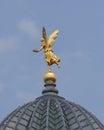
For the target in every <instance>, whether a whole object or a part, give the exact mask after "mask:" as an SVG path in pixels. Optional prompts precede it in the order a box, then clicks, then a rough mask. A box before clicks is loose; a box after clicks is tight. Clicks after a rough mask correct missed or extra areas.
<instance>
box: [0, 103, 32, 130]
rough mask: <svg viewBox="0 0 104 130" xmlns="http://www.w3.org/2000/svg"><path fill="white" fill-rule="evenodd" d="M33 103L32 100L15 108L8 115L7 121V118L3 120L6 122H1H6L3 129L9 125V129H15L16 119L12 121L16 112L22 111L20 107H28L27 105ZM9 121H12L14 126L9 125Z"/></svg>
mask: <svg viewBox="0 0 104 130" xmlns="http://www.w3.org/2000/svg"><path fill="white" fill-rule="evenodd" d="M30 104H31V102H30V103H27V104H24V105H23V106H22V107H18V108H17V109H16V110H14V111H13V112H12V113H11V114H10V115H9V116H8V118H6V119H5V120H6V122H5V120H4V121H3V122H5V123H6V124H5V123H1V124H5V125H4V126H3V129H2V130H4V129H5V128H6V127H8V128H9V129H11V130H12V129H14V126H15V125H16V123H17V122H16V123H14V121H12V118H13V117H14V116H15V114H16V113H18V112H20V109H24V107H26V106H27V105H30ZM9 123H11V124H12V127H11V126H9Z"/></svg>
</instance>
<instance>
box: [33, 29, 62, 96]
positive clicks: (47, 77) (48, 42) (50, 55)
mask: <svg viewBox="0 0 104 130" xmlns="http://www.w3.org/2000/svg"><path fill="white" fill-rule="evenodd" d="M58 33H59V30H58V29H57V30H55V31H54V32H53V33H52V34H51V35H50V36H49V37H48V38H47V34H46V29H45V28H44V27H43V30H42V38H41V46H40V49H39V50H35V49H34V50H33V52H35V53H38V52H40V51H41V50H44V55H45V60H46V62H47V65H48V72H46V73H45V74H44V77H43V80H44V83H45V85H44V86H45V89H44V90H43V91H42V93H43V94H46V93H53V94H58V90H57V89H56V88H55V87H56V84H55V82H56V79H57V78H56V75H55V73H54V72H53V71H52V69H51V65H53V64H56V65H57V66H58V68H59V67H60V64H59V62H60V58H59V57H57V56H56V55H55V53H54V51H53V50H52V46H53V45H54V43H55V39H56V38H57V36H58Z"/></svg>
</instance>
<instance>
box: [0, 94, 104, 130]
mask: <svg viewBox="0 0 104 130" xmlns="http://www.w3.org/2000/svg"><path fill="white" fill-rule="evenodd" d="M0 130H104V126H103V125H102V124H101V123H100V121H99V120H98V119H96V117H95V116H93V115H92V114H91V113H89V112H88V111H87V110H85V109H84V108H83V107H81V106H79V105H76V104H74V103H72V102H69V101H67V100H65V99H64V98H62V97H59V96H57V95H52V94H47V95H43V96H41V97H39V98H37V99H36V100H35V101H33V102H29V103H27V104H25V105H23V106H22V107H19V108H17V109H16V110H15V111H13V112H12V113H11V114H10V115H8V116H7V117H6V119H5V120H4V121H3V122H2V123H1V124H0Z"/></svg>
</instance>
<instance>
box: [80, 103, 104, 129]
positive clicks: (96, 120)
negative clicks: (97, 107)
mask: <svg viewBox="0 0 104 130" xmlns="http://www.w3.org/2000/svg"><path fill="white" fill-rule="evenodd" d="M79 106H80V105H79ZM80 108H81V109H82V111H84V112H85V113H86V114H88V116H89V117H90V122H91V123H92V125H93V124H94V123H96V126H98V127H95V126H94V125H93V127H95V129H98V128H99V127H101V128H102V129H104V126H102V124H101V122H100V121H99V120H98V119H97V118H96V117H95V116H94V115H92V113H90V112H88V111H87V110H86V109H84V108H83V107H82V106H80ZM92 117H94V118H92ZM98 122H99V123H98Z"/></svg>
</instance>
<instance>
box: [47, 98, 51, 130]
mask: <svg viewBox="0 0 104 130" xmlns="http://www.w3.org/2000/svg"><path fill="white" fill-rule="evenodd" d="M49 106H50V98H49V99H48V101H47V112H46V130H48V127H49Z"/></svg>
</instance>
